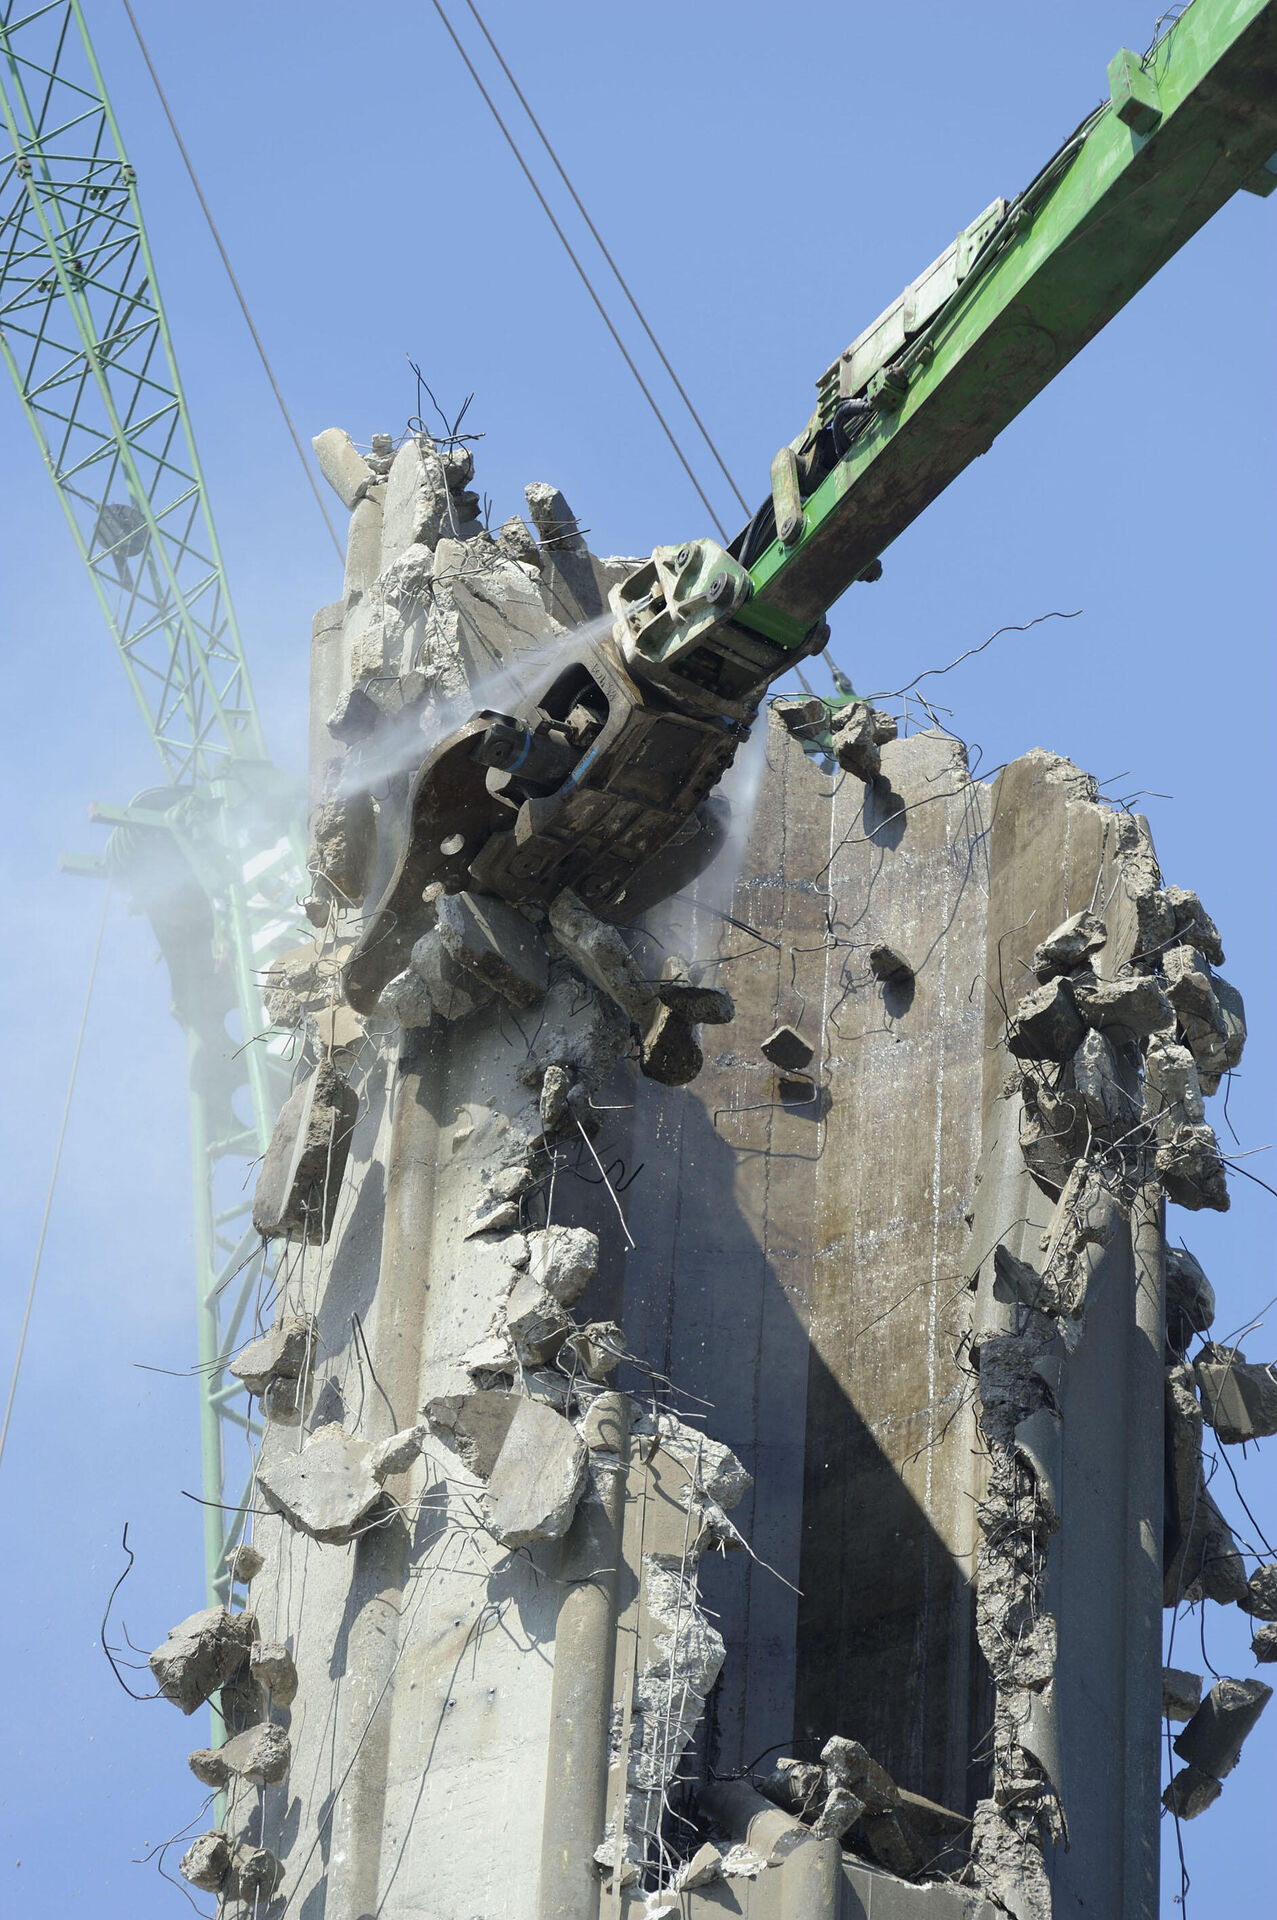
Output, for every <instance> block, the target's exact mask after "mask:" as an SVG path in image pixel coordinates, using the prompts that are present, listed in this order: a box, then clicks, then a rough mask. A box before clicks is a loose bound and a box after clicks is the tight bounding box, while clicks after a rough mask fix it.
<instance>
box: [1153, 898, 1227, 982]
mask: <svg viewBox="0 0 1277 1920" xmlns="http://www.w3.org/2000/svg"><path fill="white" fill-rule="evenodd" d="M1164 898H1165V900H1166V904H1167V905H1168V906H1169V908H1170V909H1171V912H1172V913H1173V914H1174V916H1175V931H1176V933H1177V934H1178V935H1179V938H1180V939H1181V940H1182V941H1183V942H1184V943H1185V945H1186V946H1190V947H1196V948H1197V950H1198V952H1199V953H1202V954H1204V955H1205V956H1206V958H1207V959H1208V960H1209V961H1210V963H1211V965H1212V966H1213V967H1222V966H1223V964H1224V949H1223V946H1222V945H1221V944H1220V938H1219V928H1218V927H1217V926H1216V925H1215V922H1214V921H1213V920H1212V919H1211V917H1210V915H1209V914H1208V913H1207V911H1206V909H1205V908H1204V907H1203V905H1202V903H1201V901H1200V900H1199V899H1198V897H1197V895H1196V894H1195V893H1194V892H1193V890H1192V888H1191V887H1167V888H1166V891H1165V895H1164Z"/></svg>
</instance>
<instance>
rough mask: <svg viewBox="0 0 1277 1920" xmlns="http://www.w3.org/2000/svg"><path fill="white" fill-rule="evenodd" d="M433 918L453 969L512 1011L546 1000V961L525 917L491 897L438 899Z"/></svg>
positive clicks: (447, 896)
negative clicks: (473, 979) (475, 981)
mask: <svg viewBox="0 0 1277 1920" xmlns="http://www.w3.org/2000/svg"><path fill="white" fill-rule="evenodd" d="M436 913H437V916H438V918H437V926H438V933H439V938H440V939H441V940H442V942H443V944H444V946H445V947H446V948H447V950H448V952H449V954H450V955H451V956H452V958H453V959H454V960H455V961H456V962H457V963H458V965H460V966H463V967H465V968H466V969H467V970H468V971H469V972H470V973H473V974H477V975H478V977H479V979H480V980H482V981H483V982H484V983H485V984H486V985H487V986H489V987H492V988H494V989H495V990H496V992H497V993H499V994H500V995H501V997H502V999H503V1000H508V1001H509V1003H510V1005H511V1006H512V1007H534V1006H535V1005H536V1004H537V1002H538V1000H543V999H544V998H545V994H546V990H547V988H548V987H549V984H550V965H549V960H548V958H547V955H546V951H545V947H544V946H543V944H542V941H541V937H540V935H539V933H538V932H537V930H536V928H535V927H534V926H533V924H532V922H531V921H530V920H529V919H528V917H527V915H526V914H523V913H520V912H519V909H518V908H517V907H512V906H511V905H510V904H509V902H508V901H505V900H499V899H498V898H497V897H496V895H495V894H490V893H446V894H443V895H442V896H441V898H440V899H439V902H438V904H437V907H436Z"/></svg>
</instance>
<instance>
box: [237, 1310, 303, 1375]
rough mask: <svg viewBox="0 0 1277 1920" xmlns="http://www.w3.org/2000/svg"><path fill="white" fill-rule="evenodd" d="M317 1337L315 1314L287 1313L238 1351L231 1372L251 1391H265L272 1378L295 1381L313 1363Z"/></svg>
mask: <svg viewBox="0 0 1277 1920" xmlns="http://www.w3.org/2000/svg"><path fill="white" fill-rule="evenodd" d="M318 1340H319V1329H318V1327H317V1326H316V1324H315V1317H314V1315H313V1314H309V1313H305V1314H302V1313H290V1314H285V1316H284V1318H283V1319H282V1320H281V1321H280V1322H279V1324H278V1325H277V1326H274V1327H272V1328H271V1330H270V1332H269V1333H267V1334H264V1335H263V1337H262V1338H261V1339H260V1340H254V1341H252V1342H250V1344H249V1345H248V1346H246V1347H244V1348H243V1349H242V1350H241V1351H240V1352H239V1353H237V1354H236V1356H235V1358H234V1359H233V1360H232V1361H231V1363H230V1368H229V1371H230V1372H231V1373H233V1374H234V1375H235V1377H236V1379H237V1380H242V1381H243V1382H244V1385H245V1386H246V1387H247V1388H248V1391H249V1392H250V1393H259V1394H260V1393H265V1391H266V1389H267V1387H268V1386H269V1385H270V1383H271V1381H272V1380H296V1379H298V1378H299V1377H300V1375H301V1373H302V1370H303V1368H305V1367H306V1366H308V1365H313V1363H314V1358H315V1353H316V1349H317V1345H318Z"/></svg>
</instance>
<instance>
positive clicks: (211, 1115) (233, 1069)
mask: <svg viewBox="0 0 1277 1920" xmlns="http://www.w3.org/2000/svg"><path fill="white" fill-rule="evenodd" d="M0 111H2V112H3V114H4V121H5V128H6V131H7V133H8V137H9V141H10V144H11V147H12V157H11V158H10V159H9V161H8V163H7V164H6V165H5V166H4V167H3V168H2V169H0V353H2V354H3V356H4V361H5V364H6V366H7V367H8V369H9V372H10V374H11V376H12V378H13V382H14V385H15V386H16V388H17V390H18V394H19V396H20V399H21V402H22V406H23V409H24V411H25V413H26V416H27V420H28V422H29V423H30V426H31V429H32V432H33V433H34V434H35V437H36V442H37V444H38V446H39V448H40V452H41V455H42V456H43V459H44V463H45V467H46V469H47V471H48V474H49V477H50V479H51V480H52V481H53V484H54V487H55V488H56V490H57V494H58V498H59V499H60V500H61V502H62V506H63V509H64V511H65V513H66V518H67V523H68V526H69V528H70V531H71V538H72V540H73V541H74V542H75V546H76V549H77V551H78V553H79V555H80V558H81V559H82V561H83V562H84V565H85V567H86V569H87V571H88V576H89V580H90V582H91V584H92V588H93V592H94V594H95V596H96V598H97V602H98V606H99V608H100V610H101V613H102V616H103V618H104V620H105V621H106V624H107V627H108V629H109V631H110V633H111V636H112V639H113V641H114V643H115V646H116V649H117V651H118V653H119V656H120V661H121V664H122V665H123V667H124V670H125V672H126V674H127V675H128V678H129V683H130V685H131V686H132V688H133V692H134V694H135V696H136V698H137V701H138V704H139V706H140V707H141V709H142V714H143V718H144V720H145V723H146V725H147V727H148V729H149V731H150V734H151V738H152V739H153V741H154V743H155V746H156V750H157V752H158V753H159V756H160V761H161V766H162V770H163V784H162V785H160V786H158V787H155V788H152V789H150V790H149V791H147V792H146V793H144V794H142V795H141V796H139V798H138V799H137V800H136V801H135V802H134V803H133V805H131V806H127V807H118V806H100V807H97V808H96V809H95V810H94V811H95V816H96V818H97V819H99V820H100V821H102V822H104V823H105V824H107V825H110V826H113V827H114V828H115V832H114V833H113V835H112V838H111V841H110V843H109V845H108V849H107V856H106V859H105V860H94V861H86V860H68V859H64V862H63V864H64V866H68V867H69V868H71V870H73V871H79V872H90V873H97V874H100V875H104V876H105V875H112V876H114V877H116V878H118V880H119V883H120V885H121V887H122V889H123V890H124V891H125V893H126V894H128V895H129V896H130V897H131V898H132V900H133V903H134V904H135V905H136V906H137V907H139V908H141V909H142V910H143V911H145V912H146V913H147V914H148V915H149V917H150V919H151V922H152V925H153V926H154V928H155V931H156V934H157V936H158V939H159V942H160V946H161V949H162V951H163V953H164V957H165V959H166V961H167V963H168V967H169V973H170V977H171V980H172V987H173V1010H174V1013H175V1015H176V1017H177V1018H178V1020H179V1021H180V1023H181V1025H182V1027H183V1029H184V1030H185V1033H186V1037H187V1042H188V1052H189V1060H190V1109H191V1132H192V1147H193V1153H194V1192H195V1249H196V1289H197V1324H198V1356H199V1366H198V1370H197V1379H198V1383H199V1395H200V1420H201V1440H202V1480H203V1488H202V1492H203V1499H204V1502H205V1506H204V1516H205V1524H204V1544H205V1563H206V1574H207V1583H208V1590H209V1597H210V1600H214V1599H226V1598H227V1597H228V1596H229V1592H230V1576H229V1572H228V1567H227V1555H228V1552H229V1550H230V1548H231V1547H232V1546H233V1545H234V1544H235V1542H236V1540H237V1539H238V1537H239V1534H240V1531H241V1528H242V1525H243V1518H244V1512H245V1504H246V1500H247V1487H248V1485H249V1484H250V1482H251V1464H250V1449H251V1445H252V1443H253V1441H254V1439H255V1437H256V1433H257V1430H258V1429H257V1425H256V1422H255V1421H254V1420H253V1419H252V1417H251V1410H250V1404H249V1401H248V1398H247V1395H246V1394H245V1392H244V1390H243V1388H242V1387H241V1385H240V1383H239V1382H238V1381H237V1380H236V1379H235V1378H234V1377H233V1376H232V1375H230V1374H229V1373H228V1372H227V1370H226V1362H227V1360H228V1359H229V1358H230V1356H231V1355H232V1354H233V1352H234V1350H235V1347H236V1346H237V1345H238V1344H239V1341H240V1340H241V1339H242V1338H243V1336H244V1333H245V1332H246V1331H247V1330H248V1328H249V1327H250V1326H251V1321H252V1314H253V1309H254V1302H255V1299H256V1298H257V1295H258V1288H259V1286H260V1285H261V1284H262V1281H263V1268H262V1261H261V1260H260V1259H259V1258H257V1257H256V1256H257V1254H258V1250H259V1243H258V1240H257V1236H256V1235H255V1234H254V1233H253V1231H252V1226H251V1221H250V1219H249V1214H248V1205H249V1196H246V1194H245V1190H244V1189H245V1179H246V1175H247V1172H248V1168H249V1166H250V1165H251V1163H252V1162H253V1161H254V1160H255V1159H256V1158H257V1157H258V1156H259V1155H260V1154H261V1153H262V1152H263V1151H264V1150H265V1147H266V1144H267V1142H268V1140H269V1138H270V1130H271V1126H272V1123H273V1119H274V1115H275V1113H276V1112H277V1111H278V1108H279V1106H280V1103H281V1101H282V1100H283V1099H284V1098H285V1097H286V1095H287V1092H288V1081H289V1071H290V1070H289V1065H288V1062H287V1059H286V1058H285V1057H284V1054H283V1052H282V1051H281V1049H282V1048H283V1047H284V1046H285V1045H286V1042H285V1041H284V1040H283V1039H282V1038H279V1039H275V1040H272V1041H270V1042H268V1043H267V1044H266V1045H259V1046H247V1047H246V1046H244V1045H243V1042H244V1041H245V1040H247V1039H248V1038H250V1037H251V1036H253V1035H257V1034H261V1033H262V1032H263V1030H264V1028H265V1027H266V1026H267V1024H268V1023H267V1021H266V1019H265V1017H264V1014H263V1010H262V995H261V988H260V984H259V983H260V981H261V978H262V974H263V971H264V969H266V968H267V967H269V965H270V964H271V962H272V961H273V960H274V959H275V958H276V957H277V956H278V955H279V954H280V953H281V952H282V951H284V950H285V949H287V948H288V947H290V946H292V945H294V944H295V943H296V940H297V937H298V936H297V933H296V931H295V927H296V921H297V914H296V909H295V901H296V898H297V894H298V891H299V887H300V883H301V877H302V873H303V870H304V864H305V862H304V853H303V849H302V846H301V844H300V842H299V838H298V833H297V826H296V822H297V816H298V812H299V805H298V797H297V794H296V792H295V790H294V788H293V785H292V783H290V782H288V781H286V780H285V779H284V778H283V776H282V775H281V774H280V773H279V772H278V771H277V770H276V769H275V768H274V767H272V766H271V764H270V761H269V759H268V757H267V753H266V747H265V742H264V740H263V736H262V728H261V723H260V720H259V717H258V713H257V708H256V706H255V704H254V700H253V693H252V687H251V685H250V682H249V676H248V667H247V664H246V661H245V658H244V650H243V646H242V643H241V640H240V636H239V630H238V628H237V626H236V623H235V614H234V610H233V608H232V605H231V598H230V592H229V590H228V587H227V583H226V573H225V568H224V566H223V564H222V556H221V551H220V548H219V546H218V543H217V535H216V533H215V531H214V527H213V521H212V516H211V514H210V511H209V504H208V494H207V490H206V488H205V484H204V477H203V474H202V472H201V470H200V464H199V459H198V456H197V454H196V451H195V442H194V438H193V436H192V433H191V424H190V419H189V416H188V413H187V408H186V402H185V399H184V397H183V393H182V386H181V381H180V379H179V376H178V370H177V362H176V359H175V357H174V353H173V343H172V340H171V338H170V335H169V329H168V323H167V321H166V319H165V315H164V308H163V304H162V302H161V300H160V292H159V286H158V283H157V281H156V276H155V268H154V263H153V261H152V258H151V250H150V246H149V244H148V241H147V237H146V229H145V227H144V225H143V222H142V212H141V207H140V204H139V201H138V190H137V177H136V175H135V173H134V170H133V168H132V166H131V165H130V164H129V161H128V157H127V155H126V153H125V150H124V145H123V142H122V140H121V138H120V132H119V128H118V126H117V124H116V120H115V115H114V113H113V111H112V109H111V104H110V101H109V99H108V97H107V93H106V88H105V86H104V84H103V80H102V74H101V71H100V69H99V67H98V62H97V58H96V56H95V54H94V51H93V47H92V44H91V42H90V40H89V35H88V29H87V27H86V25H85V21H84V16H83V13H82V11H81V7H80V0H53V3H52V4H48V5H38V4H37V5H33V4H27V5H25V6H24V5H21V4H15V3H14V0H5V3H4V4H2V5H0ZM228 1022H229V1025H228ZM265 1279H266V1284H267V1285H269V1275H268V1274H267V1275H266V1276H265ZM246 1438H247V1440H248V1442H249V1447H248V1448H245V1439H246ZM232 1445H233V1446H234V1447H235V1448H236V1451H237V1452H239V1454H240V1458H241V1459H242V1461H243V1468H242V1472H241V1473H240V1475H239V1477H238V1480H237V1482H236V1483H231V1482H230V1479H229V1475H230V1463H229V1459H228V1454H229V1449H230V1447H231V1446H232Z"/></svg>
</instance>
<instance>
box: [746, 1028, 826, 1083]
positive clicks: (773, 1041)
mask: <svg viewBox="0 0 1277 1920" xmlns="http://www.w3.org/2000/svg"><path fill="white" fill-rule="evenodd" d="M758 1051H759V1052H760V1053H761V1054H762V1055H763V1057H764V1059H766V1060H770V1061H771V1063H772V1065H773V1066H774V1067H779V1068H780V1070H781V1072H782V1073H802V1072H803V1071H804V1070H805V1069H806V1068H807V1067H809V1066H810V1065H811V1063H812V1061H813V1060H814V1059H815V1057H816V1055H815V1050H814V1048H812V1047H809V1046H808V1044H807V1042H806V1041H805V1040H804V1039H803V1037H802V1035H801V1033H799V1032H797V1030H796V1029H795V1028H793V1027H777V1028H776V1029H775V1031H774V1032H772V1033H769V1034H768V1036H767V1038H766V1039H765V1040H764V1041H763V1042H762V1044H761V1045H760V1047H759V1049H758Z"/></svg>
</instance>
